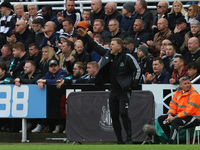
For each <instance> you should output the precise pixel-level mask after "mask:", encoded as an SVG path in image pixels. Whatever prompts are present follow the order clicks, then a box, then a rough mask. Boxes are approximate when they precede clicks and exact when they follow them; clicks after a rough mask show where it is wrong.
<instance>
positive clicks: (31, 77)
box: [14, 60, 43, 86]
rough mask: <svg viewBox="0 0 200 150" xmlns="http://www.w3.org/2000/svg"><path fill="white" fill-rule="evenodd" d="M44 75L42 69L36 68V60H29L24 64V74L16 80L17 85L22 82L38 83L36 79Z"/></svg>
mask: <svg viewBox="0 0 200 150" xmlns="http://www.w3.org/2000/svg"><path fill="white" fill-rule="evenodd" d="M42 76H43V74H42V72H41V71H40V70H36V66H35V63H34V61H32V60H27V61H26V62H25V65H24V74H23V75H22V76H20V77H19V78H16V79H15V80H14V82H15V85H16V86H20V85H21V84H36V81H37V80H38V79H40V78H41V77H42Z"/></svg>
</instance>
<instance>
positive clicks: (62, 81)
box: [56, 79, 65, 89]
mask: <svg viewBox="0 0 200 150" xmlns="http://www.w3.org/2000/svg"><path fill="white" fill-rule="evenodd" d="M64 82H65V80H64V79H61V80H57V81H56V87H57V88H58V89H60V88H61V86H62V85H63V84H64Z"/></svg>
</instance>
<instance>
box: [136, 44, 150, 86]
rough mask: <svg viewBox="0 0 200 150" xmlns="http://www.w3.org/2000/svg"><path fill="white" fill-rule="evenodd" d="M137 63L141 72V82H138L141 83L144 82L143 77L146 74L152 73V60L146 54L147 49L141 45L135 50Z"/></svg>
mask: <svg viewBox="0 0 200 150" xmlns="http://www.w3.org/2000/svg"><path fill="white" fill-rule="evenodd" d="M137 58H138V59H137V62H138V64H139V65H140V68H141V70H142V80H140V81H141V82H142V83H143V81H144V75H145V74H146V73H147V72H148V73H152V72H153V69H152V62H153V59H152V58H151V57H150V55H149V54H148V47H147V46H144V45H141V46H139V47H138V50H137Z"/></svg>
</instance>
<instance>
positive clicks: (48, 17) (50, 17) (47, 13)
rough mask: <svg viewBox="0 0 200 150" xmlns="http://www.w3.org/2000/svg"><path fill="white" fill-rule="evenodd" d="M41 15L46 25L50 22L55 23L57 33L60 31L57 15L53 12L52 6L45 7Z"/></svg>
mask: <svg viewBox="0 0 200 150" xmlns="http://www.w3.org/2000/svg"><path fill="white" fill-rule="evenodd" d="M41 13H42V17H43V20H44V24H46V23H47V22H48V21H53V22H54V23H55V30H56V31H57V30H59V29H60V26H59V22H58V20H57V16H56V13H55V12H54V11H53V10H52V7H51V5H45V6H43V7H42V12H41Z"/></svg>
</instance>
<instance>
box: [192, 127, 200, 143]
mask: <svg viewBox="0 0 200 150" xmlns="http://www.w3.org/2000/svg"><path fill="white" fill-rule="evenodd" d="M199 131H200V126H196V127H195V130H194V136H193V142H192V144H194V143H195V138H196V133H197V132H198V133H197V135H198V144H199Z"/></svg>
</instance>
